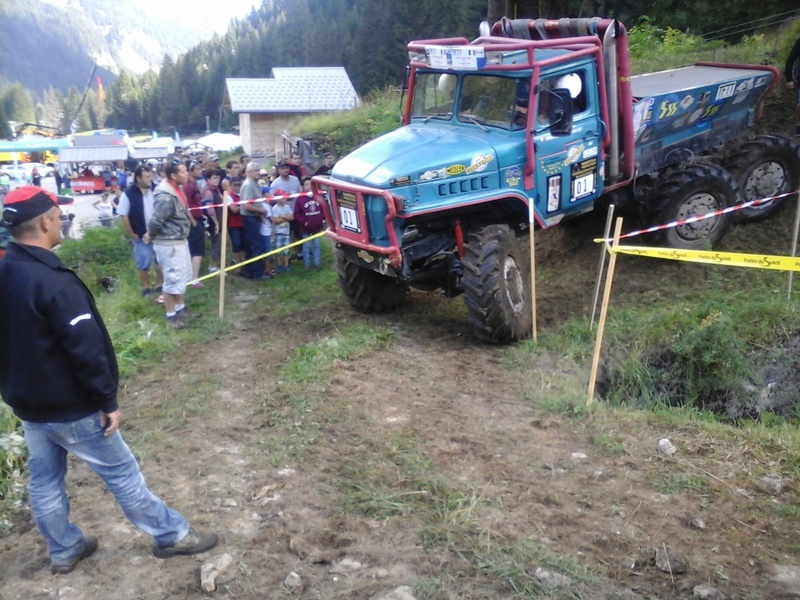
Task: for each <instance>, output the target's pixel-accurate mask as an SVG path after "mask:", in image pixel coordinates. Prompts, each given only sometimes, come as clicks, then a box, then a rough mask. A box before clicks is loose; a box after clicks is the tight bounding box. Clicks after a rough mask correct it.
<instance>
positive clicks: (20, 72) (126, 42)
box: [0, 0, 219, 96]
mask: <svg viewBox="0 0 800 600" xmlns="http://www.w3.org/2000/svg"><path fill="white" fill-rule="evenodd" d="M158 4H159V3H154V2H148V1H147V0H142V1H141V2H130V1H127V2H126V1H121V2H116V3H108V2H107V1H105V0H26V1H25V2H13V1H11V0H2V1H0V23H1V24H2V32H3V35H2V36H0V84H8V83H13V82H19V83H21V84H22V85H23V86H24V87H26V88H28V89H29V90H30V91H32V92H34V93H35V94H37V95H39V96H41V94H42V92H43V91H44V90H45V89H46V88H48V87H50V86H52V87H54V88H56V89H60V90H62V91H63V90H66V89H67V88H68V87H69V86H75V87H77V88H78V89H82V88H83V87H84V86H85V85H86V81H87V77H88V76H89V73H90V72H91V68H92V65H93V64H97V65H98V66H99V67H100V68H101V70H100V71H98V74H100V75H101V76H103V75H105V76H104V77H103V80H104V81H107V80H108V79H112V78H113V74H115V73H118V72H119V70H120V68H123V67H124V68H126V69H128V70H130V71H133V72H135V73H142V72H144V71H146V70H147V69H148V68H150V67H155V68H158V67H159V66H160V65H161V62H162V60H163V57H164V54H169V55H171V56H173V57H176V56H177V55H178V54H180V53H181V52H185V51H186V50H187V49H188V48H190V47H192V46H193V45H195V44H197V43H198V42H199V41H201V40H203V39H207V38H210V37H211V35H212V34H213V29H211V24H213V23H214V20H213V18H212V16H211V14H210V11H202V12H203V13H204V14H201V15H198V14H192V15H191V18H189V15H188V14H187V13H184V12H182V11H181V9H180V7H181V6H183V5H184V3H177V2H175V3H170V4H169V5H168V6H169V7H170V8H169V11H168V12H167V11H164V10H163V9H162V8H158V10H151V9H150V7H152V6H154V5H155V6H158ZM160 5H161V6H162V7H163V6H164V3H163V2H161V3H160ZM191 10H192V11H193V13H194V12H198V11H196V9H191ZM216 21H217V22H218V21H219V17H218V16H217V17H216ZM109 83H110V81H109Z"/></svg>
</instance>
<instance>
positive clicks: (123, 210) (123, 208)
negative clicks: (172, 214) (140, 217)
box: [117, 190, 155, 223]
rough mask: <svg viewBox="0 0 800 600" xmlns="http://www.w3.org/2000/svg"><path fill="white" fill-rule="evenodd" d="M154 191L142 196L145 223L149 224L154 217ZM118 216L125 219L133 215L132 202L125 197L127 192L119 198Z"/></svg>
mask: <svg viewBox="0 0 800 600" xmlns="http://www.w3.org/2000/svg"><path fill="white" fill-rule="evenodd" d="M154 197H155V196H154V194H153V190H150V191H149V192H147V193H145V194H142V205H143V207H144V222H145V223H149V222H150V217H152V216H153V198H154ZM117 214H118V215H122V216H125V217H128V216H130V214H131V201H130V200H128V197H127V196H126V195H125V192H123V193H122V195H121V196H120V197H119V205H118V206H117Z"/></svg>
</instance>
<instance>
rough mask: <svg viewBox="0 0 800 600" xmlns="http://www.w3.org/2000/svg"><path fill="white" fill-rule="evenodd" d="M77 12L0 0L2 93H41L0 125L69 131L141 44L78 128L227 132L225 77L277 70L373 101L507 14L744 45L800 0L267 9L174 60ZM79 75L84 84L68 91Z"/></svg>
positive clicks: (360, 3)
mask: <svg viewBox="0 0 800 600" xmlns="http://www.w3.org/2000/svg"><path fill="white" fill-rule="evenodd" d="M81 4H82V5H83V6H84V7H86V9H85V11H84V12H83V13H76V12H74V11H73V12H72V13H69V16H65V13H63V11H59V10H56V9H54V8H52V7H50V8H47V7H48V6H50V5H49V4H45V3H44V1H43V0H35V1H31V2H24V3H23V2H16V3H12V2H9V1H5V2H0V18H2V20H3V23H5V24H7V25H8V26H6V27H4V28H3V31H4V35H3V36H2V37H0V61H2V65H3V67H2V69H0V73H4V74H5V81H3V80H2V79H0V85H1V84H8V83H10V82H13V81H14V80H24V81H25V82H26V85H27V92H31V91H32V92H33V96H31V97H29V98H28V99H27V100H26V99H25V98H24V96H25V93H26V90H24V89H23V90H20V89H19V88H13V90H12V91H13V93H10V92H9V89H10V88H9V87H8V86H7V85H6V87H4V88H0V121H3V120H4V119H3V118H2V117H3V115H2V114H1V113H3V112H5V114H6V116H7V118H9V119H12V120H16V121H36V122H39V123H42V124H45V125H50V126H59V127H61V128H62V130H64V131H66V129H68V127H69V122H70V121H71V119H72V117H73V116H74V111H75V109H76V108H77V106H78V103H79V101H80V95H81V93H82V86H83V85H84V82H85V81H86V77H87V76H88V74H89V72H90V71H91V66H92V64H98V65H100V66H103V65H104V64H108V65H111V64H114V63H115V61H116V58H117V57H119V56H121V55H122V54H124V52H123V46H125V44H127V46H126V47H127V49H128V50H130V49H131V44H134V43H138V44H141V45H142V46H143V47H145V46H146V47H147V49H148V50H149V51H150V52H151V54H150V55H151V56H152V55H153V53H156V52H157V53H158V58H157V59H155V58H153V59H151V60H152V62H151V63H150V64H152V68H151V69H149V70H146V71H145V72H144V73H142V72H141V69H136V68H133V67H134V65H129V67H130V68H122V69H121V71H120V73H119V75H118V76H117V77H116V79H115V80H114V81H113V83H112V82H111V81H110V79H104V81H105V82H106V89H105V94H104V97H99V96H98V93H97V91H96V89H92V90H91V91H90V93H89V96H88V98H87V105H86V107H85V109H84V110H83V112H82V115H81V119H80V122H79V127H80V128H83V129H86V128H96V127H101V126H110V127H120V128H125V129H128V130H131V131H138V130H148V131H149V130H159V131H162V132H164V131H167V130H169V129H170V128H175V129H177V130H179V131H181V132H186V133H189V132H194V131H199V130H202V129H205V124H206V117H207V116H208V117H210V124H211V127H212V129H219V130H225V129H227V128H229V127H230V126H231V125H234V124H235V115H232V114H230V112H229V110H227V108H226V106H225V97H224V93H225V78H227V77H268V76H269V75H270V71H271V69H272V68H273V67H276V66H278V67H295V66H344V67H345V68H346V70H347V72H348V74H349V75H350V77H351V79H352V81H353V83H354V85H355V87H356V90H357V91H358V92H359V93H360V94H362V95H366V94H368V93H369V92H370V91H372V90H376V89H380V88H383V87H385V86H388V85H395V86H396V85H400V84H401V83H402V81H403V79H404V73H405V65H406V62H407V56H406V44H407V43H408V41H410V40H412V39H425V38H433V37H452V36H464V37H467V38H473V37H475V36H476V35H477V25H478V23H480V21H482V20H484V19H487V17H488V18H489V19H491V20H493V19H494V18H495V16H497V15H503V14H505V15H509V16H512V17H538V16H543V17H548V18H551V17H562V16H569V17H588V16H608V17H617V18H620V19H621V20H622V21H624V22H625V23H627V24H628V27H629V29H630V28H631V27H633V26H636V25H637V24H641V23H645V24H646V27H647V28H648V32H652V33H654V34H656V35H658V34H659V32H660V34H663V33H664V32H665V31H667V30H668V29H669V28H672V29H673V30H675V31H677V32H679V33H681V34H684V33H688V34H690V35H704V36H705V38H706V39H709V38H711V39H716V40H719V43H722V42H723V41H724V42H736V41H739V40H740V39H741V38H742V37H743V36H752V35H755V34H757V33H758V31H759V28H765V27H776V26H780V25H781V24H782V23H786V22H788V21H790V20H791V19H793V18H797V17H798V16H799V15H800V11H799V10H798V8H797V6H796V0H764V1H763V2H760V3H757V4H756V3H752V2H746V1H745V0H731V1H730V2H729V3H727V4H726V9H725V10H724V11H720V10H713V8H714V6H713V5H712V3H711V2H710V0H690V1H685V0H684V1H680V2H679V1H678V0H659V1H648V2H635V1H634V0H595V1H589V0H538V1H535V2H530V1H529V2H514V1H511V0H439V1H438V2H431V1H430V0H406V1H404V2H395V1H394V0H264V1H263V2H262V4H261V5H260V6H259V7H258V8H257V9H254V10H253V11H251V12H250V13H249V14H247V15H242V16H241V17H240V18H238V19H236V20H235V21H234V22H233V23H232V25H231V26H230V27H229V29H228V31H227V32H226V33H225V34H224V35H218V34H214V35H213V36H211V37H210V38H209V39H208V40H206V41H204V42H201V43H199V44H197V45H195V46H194V47H192V48H191V49H190V50H189V51H188V52H186V53H184V54H181V55H180V56H178V57H177V58H175V59H173V58H172V57H171V56H170V55H168V54H166V52H167V49H166V48H165V47H163V46H160V45H159V44H158V43H151V42H150V37H152V38H153V39H156V38H159V37H160V35H157V34H158V32H159V27H162V26H163V23H161V24H159V22H155V21H149V22H148V26H147V31H148V32H149V34H150V37H148V36H147V35H143V34H141V33H140V34H139V35H138V36H131V35H128V33H130V31H129V30H130V29H131V27H132V24H135V23H140V22H141V21H142V20H143V19H147V18H148V17H149V15H142V14H140V12H141V11H139V12H137V4H136V3H133V2H120V3H116V4H114V5H113V6H112V5H107V4H103V3H102V2H101V1H100V0H81ZM81 14H83V17H79V16H78V15H81ZM137 30H138V31H140V32H141V31H142V30H143V29H142V28H141V27H138V29H137ZM126 32H127V33H126ZM170 33H171V35H172V39H173V40H174V41H175V42H176V43H178V42H180V38H181V36H182V35H188V33H187V32H186V29H185V28H184V27H182V26H175V24H174V23H173V24H172V25H171V29H170ZM134 54H135V55H137V56H138V54H136V53H134ZM116 64H119V61H116ZM138 66H141V65H138ZM76 78H77V80H78V81H80V82H81V83H79V84H78V85H75V84H74V83H70V84H67V83H66V82H74V81H75V80H76ZM68 85H69V86H71V87H67V86H68ZM79 90H80V91H79ZM9 97H10V98H11V99H12V100H13V101H10V100H9Z"/></svg>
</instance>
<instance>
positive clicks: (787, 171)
mask: <svg viewBox="0 0 800 600" xmlns="http://www.w3.org/2000/svg"><path fill="white" fill-rule="evenodd" d="M481 27H482V30H481V36H480V37H479V38H478V39H476V40H474V41H472V42H470V41H468V40H467V39H465V38H448V39H437V40H423V41H415V42H411V43H409V44H408V53H409V58H410V67H409V80H408V99H407V102H406V104H405V110H404V115H403V126H401V127H400V128H398V129H396V130H395V131H392V132H390V133H388V134H386V135H383V136H381V137H379V138H378V139H375V140H372V141H371V142H369V143H367V144H365V145H364V146H362V147H360V148H358V149H356V150H355V151H353V152H352V153H350V154H349V155H347V156H345V157H344V158H342V159H341V160H340V161H339V162H338V163H337V164H336V165H335V167H334V168H333V170H332V171H331V173H330V177H329V178H320V177H317V178H315V179H314V181H313V184H312V185H313V189H314V194H315V196H316V197H317V199H318V200H320V201H321V203H322V204H323V207H324V209H325V212H326V217H327V222H328V225H329V231H328V233H329V235H330V236H331V237H332V238H333V240H334V241H335V246H336V254H337V266H338V275H339V283H340V285H341V287H342V289H343V291H344V295H345V297H346V298H347V300H348V301H349V303H350V304H351V305H352V306H353V307H354V308H355V309H357V310H359V311H363V312H380V311H388V310H391V309H394V308H396V307H397V306H399V305H400V304H401V303H402V302H403V300H404V299H405V297H406V295H407V293H408V290H409V287H414V288H418V289H422V290H429V291H430V290H436V289H441V290H443V291H444V293H445V294H446V295H448V296H456V295H459V294H463V295H464V298H465V301H466V305H467V307H468V311H469V320H470V323H471V325H472V326H473V331H474V334H475V336H476V337H478V338H480V339H483V340H487V341H491V342H509V341H514V340H517V339H520V338H522V337H525V336H527V335H529V333H530V331H531V318H532V317H531V309H530V307H531V297H530V261H529V243H530V242H529V239H530V236H529V231H530V224H531V223H533V224H534V226H535V227H541V228H547V227H552V226H554V225H556V224H558V223H559V222H561V221H562V220H563V219H566V218H569V217H574V216H576V215H579V214H582V213H585V212H587V211H590V210H592V209H593V208H595V207H596V206H598V205H600V204H603V205H606V204H608V203H609V202H611V201H613V202H614V203H615V204H616V205H618V206H625V205H628V206H636V207H638V209H639V211H638V212H639V214H640V215H641V219H642V221H643V223H644V224H648V225H652V224H658V223H668V222H672V221H682V220H684V219H686V218H688V217H692V216H699V215H704V214H707V213H709V212H712V211H715V210H719V209H722V208H724V207H726V206H729V205H731V204H734V203H739V202H743V201H746V200H751V199H758V198H767V197H772V196H775V195H779V194H782V193H784V192H789V191H792V190H794V189H796V188H797V184H798V180H799V178H800V155H799V152H798V147H797V145H795V144H794V143H793V142H792V141H790V140H789V139H788V138H784V137H780V136H777V135H774V136H773V135H759V136H750V137H746V136H747V133H748V131H749V130H750V128H751V127H752V125H753V124H754V123H755V121H756V119H757V117H758V116H759V113H760V111H761V107H762V101H763V99H764V96H765V95H766V93H767V92H768V91H770V90H771V89H772V88H773V87H774V86H775V85H776V83H777V81H778V78H779V73H778V71H777V70H776V69H774V68H772V67H768V66H761V65H725V64H715V63H699V64H696V65H693V66H689V67H685V68H680V69H675V70H670V71H663V72H659V73H652V74H648V75H641V76H637V77H631V75H630V60H629V54H628V44H627V34H626V31H625V28H624V26H623V25H622V24H621V23H619V22H617V21H615V20H609V19H597V18H595V19H560V20H556V21H552V20H544V19H537V20H513V21H512V20H507V19H503V20H502V21H499V22H498V23H496V24H495V25H494V26H493V27H491V28H489V26H488V24H483V25H482V26H481ZM777 205H778V201H777V200H775V201H771V202H767V203H764V204H760V205H753V206H751V207H749V208H747V209H744V210H742V211H739V212H738V213H737V214H740V218H748V219H758V218H763V217H765V216H767V215H769V214H770V213H771V212H773V211H774V210H775V209H776V208H777ZM730 218H731V217H730V216H729V215H727V214H722V215H719V216H716V217H714V218H710V219H706V220H701V221H698V222H693V223H689V224H682V225H679V226H677V227H673V228H669V229H665V230H664V231H663V233H662V236H663V238H664V243H666V244H669V245H671V246H674V247H676V248H707V247H710V246H712V245H713V244H715V243H716V242H717V241H719V240H720V238H721V237H722V236H723V234H724V233H725V229H726V227H727V225H728V221H729V219H730Z"/></svg>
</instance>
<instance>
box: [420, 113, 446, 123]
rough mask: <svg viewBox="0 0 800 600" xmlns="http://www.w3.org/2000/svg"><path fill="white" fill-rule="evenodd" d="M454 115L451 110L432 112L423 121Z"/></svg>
mask: <svg viewBox="0 0 800 600" xmlns="http://www.w3.org/2000/svg"><path fill="white" fill-rule="evenodd" d="M452 116H453V113H451V112H444V113H432V114H430V115H428V116H427V117H425V118H424V119H422V122H423V123H427V122H428V121H430V120H431V119H436V118H439V117H452Z"/></svg>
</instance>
